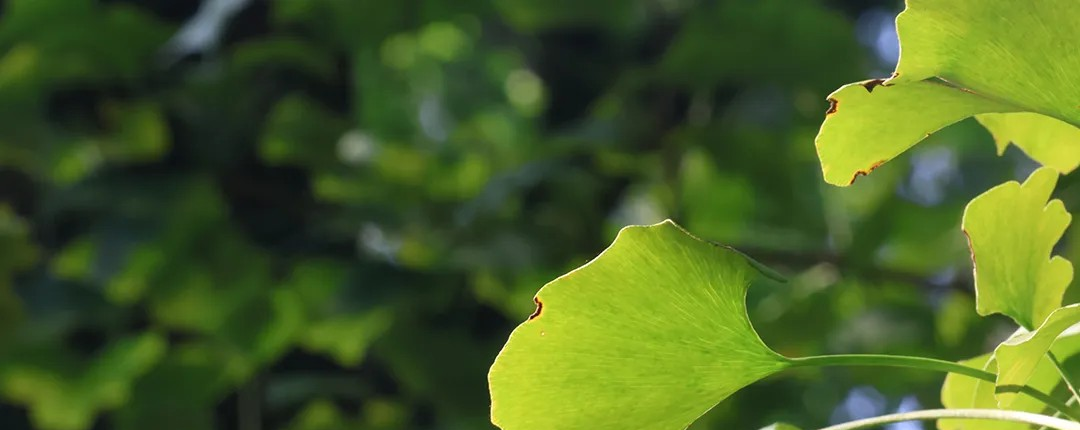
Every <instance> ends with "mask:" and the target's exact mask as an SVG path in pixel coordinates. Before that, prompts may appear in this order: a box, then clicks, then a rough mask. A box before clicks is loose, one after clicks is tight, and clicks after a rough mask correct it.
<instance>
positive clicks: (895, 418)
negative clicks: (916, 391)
mask: <svg viewBox="0 0 1080 430" xmlns="http://www.w3.org/2000/svg"><path fill="white" fill-rule="evenodd" d="M941 418H962V419H978V420H996V421H1013V422H1018V423H1026V424H1032V425H1037V426H1043V427H1046V428H1051V429H1057V430H1080V423H1074V422H1072V421H1066V420H1063V419H1061V418H1054V417H1049V416H1046V415H1039V414H1033V413H1031V412H1020V411H1007V410H1002V409H929V410H925V411H914V412H901V413H897V414H890V415H882V416H880V417H874V418H867V419H864V420H858V421H851V422H847V423H843V424H837V425H834V426H830V427H824V428H822V429H821V430H855V429H862V428H868V427H876V426H880V425H882V424H890V423H899V422H904V421H916V420H920V421H921V420H938V419H941Z"/></svg>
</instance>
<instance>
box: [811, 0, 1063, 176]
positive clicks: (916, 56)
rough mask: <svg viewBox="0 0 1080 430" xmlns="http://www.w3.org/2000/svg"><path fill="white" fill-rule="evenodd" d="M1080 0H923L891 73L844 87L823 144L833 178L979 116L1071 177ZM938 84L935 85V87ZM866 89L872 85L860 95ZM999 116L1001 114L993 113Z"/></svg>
mask: <svg viewBox="0 0 1080 430" xmlns="http://www.w3.org/2000/svg"><path fill="white" fill-rule="evenodd" d="M1077 20H1080V3H1076V2H1075V1H1072V0H1045V1H1039V2H1010V1H992V2H986V1H982V0H915V1H908V2H907V8H906V9H905V10H904V12H903V13H901V14H900V16H899V17H897V31H898V33H899V37H900V45H901V47H902V49H901V52H902V55H901V56H900V62H899V64H898V65H897V68H896V72H895V73H893V77H892V78H890V79H878V80H873V81H866V82H861V83H856V84H850V85H846V86H844V87H841V88H840V89H839V90H837V91H836V92H834V93H833V94H832V95H830V96H829V101H830V107H829V110H828V112H827V113H828V114H827V116H826V119H825V121H824V122H823V123H822V126H821V131H820V132H819V134H818V137H817V139H816V140H815V142H816V145H817V148H818V155H819V158H820V159H821V164H822V170H823V174H824V176H825V180H826V182H829V183H831V184H834V185H842V186H843V185H848V184H851V183H852V182H853V181H854V180H855V178H857V177H858V176H859V175H864V174H868V173H869V172H870V171H872V170H873V169H874V168H876V167H878V166H879V165H881V164H882V163H884V162H886V161H888V160H890V159H892V158H894V157H895V156H896V155H898V154H900V153H901V152H903V151H904V150H906V149H908V148H910V147H911V146H913V145H915V144H916V143H918V142H919V141H921V140H923V139H924V138H925V137H926V136H928V135H929V134H930V133H933V132H934V131H936V130H938V129H940V128H942V127H945V126H947V125H949V124H952V123H955V122H957V121H959V120H962V119H965V118H968V117H971V116H977V117H978V118H979V121H980V122H981V123H983V124H984V125H985V126H986V127H987V129H988V130H989V131H990V132H991V133H992V134H993V135H994V139H995V141H997V144H998V147H999V149H1001V148H1003V147H1004V145H1005V144H1007V143H1008V142H1013V143H1015V144H1016V145H1017V146H1019V147H1020V148H1021V149H1023V150H1024V152H1026V153H1027V154H1028V155H1030V156H1031V157H1032V158H1034V159H1035V160H1036V161H1039V162H1040V163H1043V164H1045V165H1047V166H1051V167H1054V168H1055V169H1058V170H1059V171H1061V172H1063V173H1067V172H1069V171H1071V170H1073V169H1075V168H1076V166H1077V164H1078V163H1080V138H1078V137H1080V129H1078V128H1077V126H1080V109H1077V102H1076V101H1077V100H1080V79H1078V78H1080V57H1077V56H1069V55H1066V56H1062V55H1059V54H1058V53H1060V52H1077V51H1080V29H1078V28H1080V27H1078V26H1076V25H1073V23H1075V22H1076V21H1077ZM928 85H933V86H928ZM858 86H862V87H864V88H865V89H866V91H865V92H863V93H859V92H858V91H857V90H858V89H859V88H858ZM990 114H993V115H990Z"/></svg>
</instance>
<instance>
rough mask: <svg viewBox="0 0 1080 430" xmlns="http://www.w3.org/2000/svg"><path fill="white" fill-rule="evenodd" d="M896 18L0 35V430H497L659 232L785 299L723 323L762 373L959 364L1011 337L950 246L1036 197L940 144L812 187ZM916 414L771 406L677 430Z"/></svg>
mask: <svg viewBox="0 0 1080 430" xmlns="http://www.w3.org/2000/svg"><path fill="white" fill-rule="evenodd" d="M899 7H900V5H899V4H898V3H897V2H894V1H875V2H863V1H842V0H798V1H790V0H787V1H782V0H764V1H742V0H716V1H691V0H589V1H577V2H569V1H552V0H496V1H494V2H483V1H475V0H465V1H443V0H417V1H411V2H390V1H374V0H276V1H268V0H267V1H259V0H256V1H243V0H206V1H204V2H202V3H201V4H200V3H197V2H176V1H169V0H145V1H122V0H112V1H91V0H8V1H6V2H3V9H2V10H3V12H2V14H0V118H2V119H0V396H2V401H3V404H2V405H0V428H3V429H5V430H6V429H25V428H37V429H44V430H53V429H55V430H81V429H91V428H94V429H145V428H155V429H162V430H169V429H234V428H235V429H240V430H251V429H264V428H265V429H290V430H330V429H374V430H392V429H477V428H490V424H488V401H489V399H488V395H487V389H486V380H485V374H486V372H487V366H488V365H489V364H490V363H491V361H492V359H493V357H494V356H495V354H496V353H497V351H498V348H499V346H500V345H501V344H502V343H503V341H504V340H505V336H506V334H507V333H508V332H509V331H510V330H511V329H512V328H513V326H514V325H515V324H516V323H517V322H519V321H521V320H523V319H524V318H525V317H526V316H527V315H529V313H530V312H532V310H533V303H532V299H531V297H532V295H533V294H534V293H535V291H536V290H537V289H538V288H539V287H540V286H541V285H543V284H544V283H545V282H547V281H549V280H551V279H552V278H554V277H555V276H557V275H558V274H561V273H564V272H565V271H567V270H568V269H570V268H573V267H576V266H578V265H580V264H581V263H582V262H584V261H586V260H587V259H588V258H591V257H592V256H594V255H596V253H597V252H599V251H600V250H601V249H603V247H604V246H605V245H606V244H607V243H609V242H610V241H611V239H612V238H613V236H614V233H615V231H616V230H617V229H618V228H619V227H621V226H623V225H626V224H643V223H653V222H656V221H659V220H662V219H664V218H669V217H670V218H673V219H675V220H677V221H679V222H680V223H681V224H683V225H684V226H686V227H687V228H688V229H689V230H690V231H693V232H694V233H695V234H698V235H700V236H702V237H705V238H707V239H710V240H714V241H718V242H722V243H726V244H730V245H733V246H735V247H737V248H738V249H740V250H744V251H746V252H747V253H748V254H750V255H752V256H754V257H755V258H757V259H759V260H761V261H763V262H765V263H767V264H770V265H771V266H773V267H776V268H778V269H779V270H781V271H783V272H784V273H786V274H787V275H788V276H789V277H790V278H792V282H790V283H789V284H783V285H781V284H767V285H763V286H761V287H760V288H759V287H755V288H753V289H751V293H750V294H751V297H750V298H749V306H750V313H751V318H752V320H753V321H754V323H755V327H756V328H757V329H758V331H760V332H761V333H762V335H763V337H764V338H765V340H766V341H767V342H768V344H769V345H771V346H773V347H774V348H776V349H777V350H778V351H779V352H781V353H784V354H788V355H811V354H818V353H824V352H889V353H906V354H923V355H938V356H940V354H942V353H943V352H944V353H947V356H946V357H944V358H949V359H963V358H968V357H973V356H976V355H979V354H981V353H983V352H986V351H987V348H989V347H990V346H992V345H993V344H994V343H995V342H996V341H997V340H1000V338H1001V337H1002V336H1004V335H1006V334H1008V333H1009V332H1011V329H1010V326H1009V325H1008V324H1009V323H1008V321H1006V320H1004V319H990V320H980V319H978V318H976V316H975V313H974V308H973V305H972V297H971V276H970V262H969V260H968V256H967V252H966V248H965V244H964V240H963V237H962V235H960V233H959V228H958V226H959V222H960V214H961V210H962V207H963V204H965V203H966V202H967V201H968V200H970V199H971V198H972V197H973V196H975V195H976V194H977V193H979V192H981V191H983V190H985V189H987V188H989V187H990V186H991V185H994V184H997V183H1000V182H1003V181H1004V180H1007V179H1013V178H1016V177H1024V176H1026V173H1027V172H1028V171H1030V169H1031V168H1032V167H1033V164H1032V163H1031V162H1030V161H1029V160H1027V159H1025V158H1024V157H1023V155H1022V154H1020V153H1019V152H1018V151H1016V150H1015V148H1013V149H1010V150H1008V151H1007V152H1006V156H1005V157H1001V158H999V157H997V156H996V155H995V149H994V145H993V142H992V140H991V139H990V137H989V135H988V134H987V133H986V132H985V131H983V130H982V129H981V128H980V127H978V126H977V125H976V124H974V123H970V122H969V123H964V124H962V125H960V126H957V127H952V128H949V129H947V130H945V131H942V132H940V133H936V134H935V135H934V136H932V137H931V138H929V139H928V140H927V142H926V143H924V144H922V145H920V146H919V147H918V148H916V149H915V150H914V151H912V153H910V154H908V155H905V156H902V157H901V158H900V160H898V161H894V162H892V163H890V164H888V165H886V166H883V167H882V168H880V169H878V170H877V171H875V172H874V174H873V175H870V176H868V177H865V178H861V179H860V180H859V182H857V183H856V184H855V185H854V186H853V187H852V188H849V189H844V190H839V189H834V188H830V187H829V186H827V185H825V184H824V183H823V181H822V180H821V177H820V171H819V165H818V161H817V158H816V155H815V153H814V148H813V143H812V142H813V136H814V134H815V133H816V131H817V127H818V125H819V124H820V122H821V118H822V115H823V113H824V111H825V109H826V107H827V104H826V103H825V101H824V97H825V95H826V94H828V92H829V91H831V90H832V89H834V88H836V87H837V86H839V85H840V84H842V83H846V82H851V81H854V80H857V79H861V78H863V77H865V76H867V75H868V74H875V73H876V74H887V72H883V71H884V70H891V67H892V64H891V63H890V62H891V61H893V60H894V59H892V60H887V61H886V60H883V59H881V58H879V57H881V56H882V55H879V54H880V53H881V51H882V46H887V45H888V43H887V42H888V40H887V37H885V36H888V34H889V32H890V31H891V30H890V28H889V27H888V23H889V22H888V20H887V19H886V20H882V19H879V18H881V16H886V17H888V18H889V19H891V17H892V16H893V15H895V12H896V11H897V10H898V9H899ZM883 35H884V36H883ZM883 37H885V39H884V40H885V41H886V43H884V45H882V43H883V42H882V40H883V39H882V38H883ZM885 56H886V57H887V55H885ZM1075 176H1076V175H1072V177H1075ZM1072 177H1066V178H1064V179H1062V183H1061V184H1060V185H1059V192H1058V194H1059V195H1058V197H1059V198H1062V199H1063V200H1064V201H1065V202H1066V205H1067V207H1068V208H1069V209H1070V210H1072V211H1073V212H1076V211H1077V205H1078V204H1080V187H1078V186H1077V183H1076V181H1075V179H1072ZM1078 231H1080V229H1075V228H1074V229H1072V230H1071V232H1070V233H1067V239H1066V242H1065V248H1066V249H1065V251H1064V252H1065V254H1066V256H1067V257H1069V258H1072V259H1073V260H1074V261H1076V260H1078V259H1080V236H1077V235H1078V234H1080V233H1078ZM1073 301H1075V299H1073ZM808 333H813V336H808V335H807V334H808ZM940 382H941V376H940V375H932V374H925V373H921V372H918V371H910V372H909V371H890V372H889V373H888V375H887V376H886V377H884V378H883V377H882V375H881V374H880V373H879V372H877V371H874V370H859V369H856V370H837V369H830V370H827V371H818V372H801V373H795V374H792V375H786V376H783V377H776V378H773V379H770V380H768V381H766V382H764V383H761V384H755V385H754V386H751V387H749V388H747V389H745V390H743V391H741V392H739V393H738V394H737V395H735V396H734V397H732V398H731V399H729V400H728V401H726V402H724V403H723V404H722V405H720V406H719V407H718V408H717V409H715V410H713V411H712V412H711V413H710V414H709V415H707V416H706V417H705V418H704V419H702V420H701V421H700V422H698V423H697V424H695V425H694V427H693V428H695V429H707V428H725V429H726V428H759V427H761V426H763V425H765V424H768V423H772V422H776V421H789V422H793V423H795V424H799V425H803V426H808V427H809V426H815V425H821V424H824V423H827V422H830V421H832V420H838V419H843V418H848V417H850V415H851V414H859V413H866V408H862V409H859V408H855V407H852V406H851V405H852V404H853V403H852V401H851V399H852V398H853V397H852V396H856V395H861V396H863V397H867V394H866V393H868V392H870V393H871V394H872V395H870V397H867V398H870V399H871V400H873V401H869V403H867V402H863V403H862V404H864V405H865V404H870V405H872V406H874V407H876V408H878V409H895V408H897V407H898V405H899V404H900V403H901V399H910V398H912V397H910V396H914V397H913V398H914V399H917V401H918V402H920V403H921V404H922V405H927V406H929V405H934V404H936V403H937V402H938V393H937V390H938V387H939V386H940ZM867 384H874V386H875V387H876V388H875V389H874V390H870V391H867V390H868V389H867V388H865V387H861V386H863V385H867ZM852 388H856V389H855V390H852ZM860 393H861V394H860ZM875 396H877V397H875ZM864 400H865V399H864ZM905 401H907V400H905ZM856 403H857V402H856ZM860 411H861V412H860ZM877 412H882V411H880V410H878V411H877ZM845 414H846V415H845Z"/></svg>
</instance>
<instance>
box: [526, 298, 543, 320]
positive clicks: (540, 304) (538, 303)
mask: <svg viewBox="0 0 1080 430" xmlns="http://www.w3.org/2000/svg"><path fill="white" fill-rule="evenodd" d="M533 303H536V310H535V311H533V313H532V315H529V321H532V320H534V319H536V317H538V316H540V311H543V310H544V302H541V301H540V298H539V297H533Z"/></svg>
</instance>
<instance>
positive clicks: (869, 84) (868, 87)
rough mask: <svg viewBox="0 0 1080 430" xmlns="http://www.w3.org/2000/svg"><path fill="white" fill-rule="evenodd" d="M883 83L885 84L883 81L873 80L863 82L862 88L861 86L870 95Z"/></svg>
mask: <svg viewBox="0 0 1080 430" xmlns="http://www.w3.org/2000/svg"><path fill="white" fill-rule="evenodd" d="M883 83H885V80H884V79H873V80H869V81H866V82H863V84H862V86H863V88H866V92H868V93H872V92H874V88H877V87H878V86H879V85H881V84H883Z"/></svg>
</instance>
